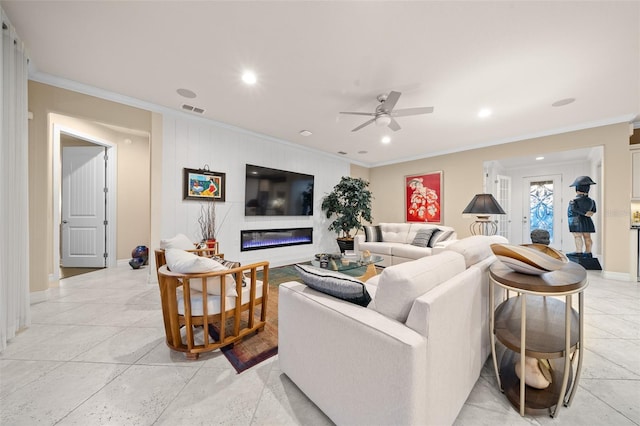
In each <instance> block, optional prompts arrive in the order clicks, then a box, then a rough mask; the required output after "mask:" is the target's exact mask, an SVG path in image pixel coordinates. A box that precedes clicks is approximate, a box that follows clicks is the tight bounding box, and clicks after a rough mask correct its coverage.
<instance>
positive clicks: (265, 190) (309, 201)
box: [244, 164, 313, 216]
mask: <svg viewBox="0 0 640 426" xmlns="http://www.w3.org/2000/svg"><path fill="white" fill-rule="evenodd" d="M246 176H247V177H246V182H245V193H244V202H245V204H244V214H245V216H311V215H313V175H305V174H302V173H295V172H288V171H286V170H278V169H270V168H268V167H261V166H254V165H251V164H247V173H246Z"/></svg>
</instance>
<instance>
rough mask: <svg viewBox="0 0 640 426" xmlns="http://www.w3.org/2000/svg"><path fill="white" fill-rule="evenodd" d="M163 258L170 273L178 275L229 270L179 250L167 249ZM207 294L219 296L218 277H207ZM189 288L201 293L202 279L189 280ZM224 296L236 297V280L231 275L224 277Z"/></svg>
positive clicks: (211, 260) (204, 258) (206, 258)
mask: <svg viewBox="0 0 640 426" xmlns="http://www.w3.org/2000/svg"><path fill="white" fill-rule="evenodd" d="M164 254H165V257H166V259H167V267H168V268H169V270H170V271H172V272H177V273H179V274H203V273H207V272H216V271H228V270H229V268H227V267H225V266H223V265H221V264H220V263H218V262H216V261H215V260H213V259H209V258H208V257H203V256H198V255H196V254H193V253H189V252H186V251H184V250H179V249H167V250H165V253H164ZM206 282H207V293H209V294H213V295H217V296H219V295H220V294H221V292H220V277H219V276H216V277H207V279H206ZM189 284H190V286H191V288H193V289H195V290H198V291H202V278H193V279H191V280H189ZM225 295H226V296H229V297H237V296H238V292H237V291H236V280H235V279H234V278H233V275H227V276H226V277H225Z"/></svg>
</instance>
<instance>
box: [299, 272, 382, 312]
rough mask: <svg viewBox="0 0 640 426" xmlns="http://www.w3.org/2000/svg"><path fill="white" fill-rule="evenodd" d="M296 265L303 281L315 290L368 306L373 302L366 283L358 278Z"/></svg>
mask: <svg viewBox="0 0 640 426" xmlns="http://www.w3.org/2000/svg"><path fill="white" fill-rule="evenodd" d="M295 267H296V270H297V271H298V273H299V274H300V277H301V278H302V281H303V282H304V283H305V284H306V285H307V286H309V287H311V288H312V289H314V290H318V291H320V292H322V293H326V294H329V295H331V296H333V297H336V298H338V299H342V300H344V301H347V302H351V303H355V304H356V305H360V306H367V305H368V304H369V302H371V296H369V292H367V289H366V287H365V286H364V283H363V282H362V281H360V280H358V279H356V278H353V277H349V276H348V275H344V274H341V273H339V272H334V271H327V270H324V269H318V268H314V267H313V266H308V265H296V266H295Z"/></svg>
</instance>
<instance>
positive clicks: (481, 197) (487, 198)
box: [462, 194, 507, 215]
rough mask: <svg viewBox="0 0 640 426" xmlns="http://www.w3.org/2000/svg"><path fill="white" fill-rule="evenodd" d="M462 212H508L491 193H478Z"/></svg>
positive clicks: (478, 213) (482, 213)
mask: <svg viewBox="0 0 640 426" xmlns="http://www.w3.org/2000/svg"><path fill="white" fill-rule="evenodd" d="M462 213H472V214H476V215H489V214H507V213H506V212H505V211H504V210H502V207H500V204H498V202H497V201H496V199H495V198H493V195H491V194H476V195H475V196H474V197H473V200H471V202H470V203H469V205H467V207H465V209H464V210H463V211H462Z"/></svg>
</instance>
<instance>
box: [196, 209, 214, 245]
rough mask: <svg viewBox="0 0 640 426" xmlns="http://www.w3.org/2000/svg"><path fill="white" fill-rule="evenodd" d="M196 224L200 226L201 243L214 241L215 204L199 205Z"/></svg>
mask: <svg viewBox="0 0 640 426" xmlns="http://www.w3.org/2000/svg"><path fill="white" fill-rule="evenodd" d="M198 224H200V233H201V234H202V241H203V242H205V241H215V240H216V203H215V202H212V201H210V202H207V203H203V204H201V205H200V217H199V218H198Z"/></svg>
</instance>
